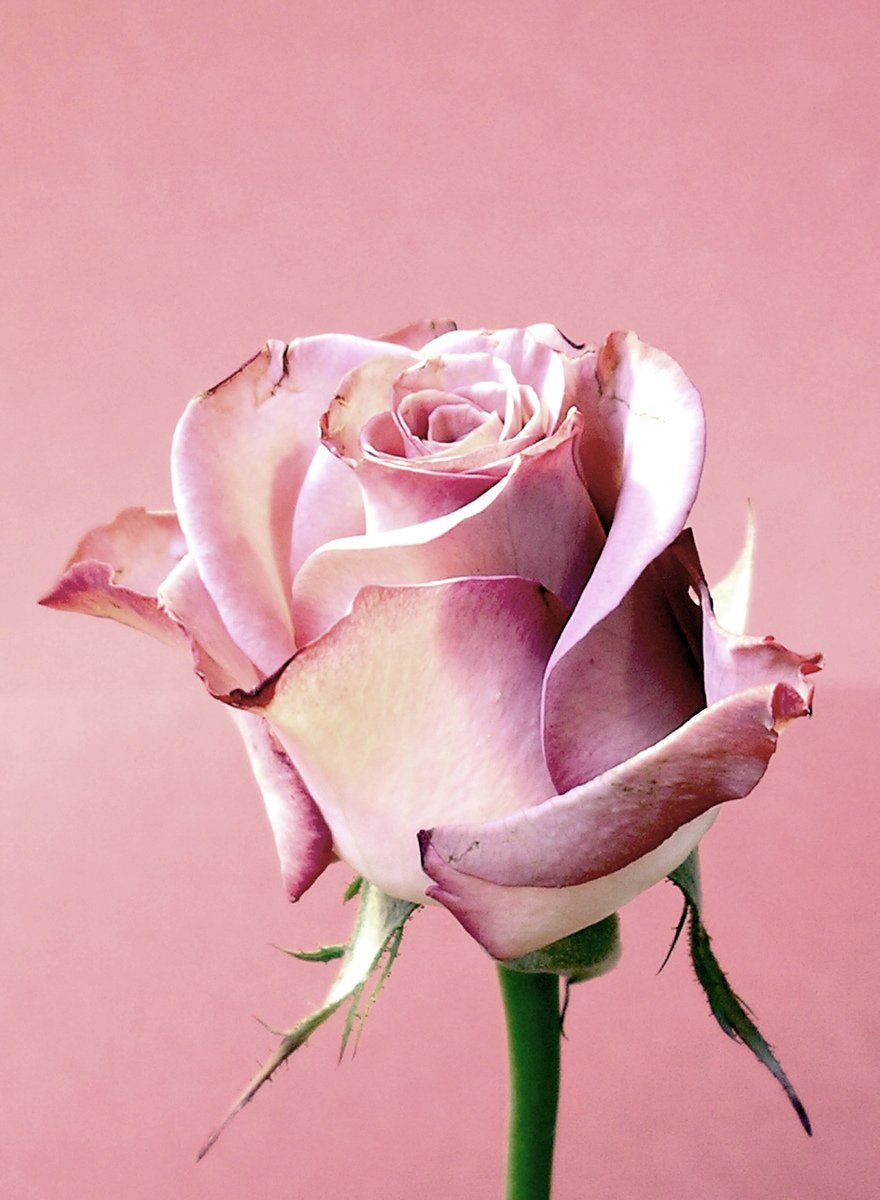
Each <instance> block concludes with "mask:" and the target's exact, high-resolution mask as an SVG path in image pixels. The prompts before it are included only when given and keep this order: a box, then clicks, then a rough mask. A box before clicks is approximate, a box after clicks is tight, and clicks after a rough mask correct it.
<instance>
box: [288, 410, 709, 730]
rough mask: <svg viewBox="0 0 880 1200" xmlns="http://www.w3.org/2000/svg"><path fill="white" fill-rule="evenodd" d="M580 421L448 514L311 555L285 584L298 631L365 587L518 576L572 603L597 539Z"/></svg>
mask: <svg viewBox="0 0 880 1200" xmlns="http://www.w3.org/2000/svg"><path fill="white" fill-rule="evenodd" d="M580 423H581V419H580V416H579V414H577V413H572V415H571V419H570V420H569V421H568V422H567V424H566V425H565V426H564V427H563V428H562V429H561V430H560V431H559V433H558V434H557V435H556V436H555V437H554V438H548V439H547V440H545V441H544V442H542V443H541V445H540V446H537V447H535V449H534V450H533V451H526V453H525V454H523V455H522V457H521V458H520V460H519V461H518V462H517V464H516V465H515V466H514V468H513V469H512V470H511V472H510V474H509V475H508V476H507V478H506V479H503V480H502V481H501V482H500V483H499V484H496V486H495V487H494V488H493V489H492V490H491V491H489V492H486V493H485V495H483V496H481V497H480V498H479V499H478V500H475V501H474V502H473V503H472V504H470V505H468V506H467V507H466V508H463V509H460V510H459V511H458V512H457V513H454V514H451V515H450V516H448V517H440V518H436V519H435V520H433V521H428V522H425V523H423V524H420V525H416V526H415V527H410V528H405V529H399V530H396V531H394V532H391V533H384V534H373V535H371V536H368V537H361V538H346V539H343V540H341V541H338V542H333V543H329V544H328V545H326V546H324V547H322V548H321V549H319V550H318V551H316V553H315V554H313V555H312V557H311V558H310V559H309V560H308V562H306V564H305V565H304V566H303V568H302V570H301V571H300V572H299V574H298V576H297V578H296V580H295V581H294V588H293V613H294V621H295V624H296V627H297V630H298V633H299V635H300V636H301V637H302V638H303V639H304V640H313V639H315V638H316V637H318V636H320V635H321V634H322V633H325V632H326V631H327V630H328V629H329V628H330V627H331V626H332V625H333V624H334V623H335V622H336V621H338V620H339V619H340V618H341V617H342V616H344V615H345V613H346V612H347V611H348V610H349V608H350V607H351V604H352V602H353V600H354V598H355V596H356V595H357V593H358V592H359V591H360V589H361V588H362V587H364V586H366V585H367V584H382V585H386V586H387V585H400V584H421V583H430V582H433V581H437V580H441V579H451V578H456V577H461V576H486V575H519V576H522V577H523V578H525V579H532V580H536V581H537V582H539V583H542V584H544V586H545V587H547V588H549V590H550V591H552V592H554V593H555V594H556V595H558V596H560V597H561V599H562V600H563V601H564V602H565V603H566V604H568V605H569V606H573V605H574V604H575V603H576V601H577V598H578V596H579V595H580V592H581V589H582V588H583V585H584V582H585V581H586V579H587V578H588V576H589V572H590V570H591V568H592V566H593V564H594V562H595V561H596V558H597V557H598V555H599V552H600V550H601V547H602V542H603V539H604V535H603V533H602V529H601V527H600V525H599V521H598V518H597V517H596V514H595V511H594V509H593V506H592V503H591V501H590V498H589V496H588V495H587V492H586V489H585V488H584V486H583V483H582V481H581V479H580V476H579V474H578V468H577V462H576V453H577V435H578V430H579V427H580ZM688 715H690V714H688Z"/></svg>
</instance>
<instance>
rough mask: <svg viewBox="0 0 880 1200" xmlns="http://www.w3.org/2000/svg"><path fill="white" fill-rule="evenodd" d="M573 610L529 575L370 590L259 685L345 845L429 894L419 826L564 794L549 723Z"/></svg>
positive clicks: (370, 873)
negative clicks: (556, 670) (543, 736)
mask: <svg viewBox="0 0 880 1200" xmlns="http://www.w3.org/2000/svg"><path fill="white" fill-rule="evenodd" d="M564 618H565V610H564V608H563V606H562V604H561V603H560V601H558V600H557V599H556V598H555V597H554V596H552V595H551V594H550V593H548V592H547V591H546V589H544V588H542V587H540V586H539V585H538V584H535V583H531V582H529V581H527V580H524V579H518V578H514V579H498V578H492V579H461V580H455V581H453V582H449V583H442V584H434V585H429V586H426V587H412V588H381V587H369V588H364V589H363V590H362V591H361V592H360V593H359V594H358V596H357V598H356V600H355V603H354V607H353V609H352V612H351V614H350V616H348V617H346V618H345V619H343V620H342V621H340V622H339V623H338V624H337V625H335V626H334V627H333V629H331V631H330V632H329V633H328V634H326V635H325V636H324V637H322V638H321V639H320V640H318V641H317V642H314V643H313V644H312V645H311V646H307V647H306V649H305V650H303V651H301V652H300V653H299V654H297V656H296V657H295V658H294V659H293V660H292V662H291V663H290V664H289V665H288V666H287V667H286V668H285V670H284V671H283V672H282V674H281V675H280V677H279V678H278V680H277V681H276V682H273V683H271V684H267V685H266V687H265V688H264V689H262V691H261V692H260V693H257V695H256V696H255V697H252V698H246V697H242V698H241V700H240V702H241V703H242V704H244V705H252V706H256V707H257V708H258V709H259V710H262V711H263V712H264V713H265V715H266V716H267V717H268V719H269V721H270V723H271V724H272V726H273V728H274V729H275V731H276V732H277V734H278V736H279V738H280V739H281V741H282V744H283V745H284V748H285V749H286V751H287V753H288V754H289V755H290V757H291V759H292V761H293V762H294V763H295V764H296V766H297V769H298V770H299V772H300V773H301V775H302V777H303V779H304V780H305V783H306V785H307V787H308V789H309V791H310V792H311V794H312V795H313V796H314V797H315V800H316V801H317V803H318V805H319V806H320V808H321V811H322V813H323V814H324V817H325V819H326V820H327V823H328V824H329V826H330V828H331V830H332V831H333V839H334V845H335V846H336V850H337V852H338V854H339V856H340V857H341V858H343V859H345V861H346V862H348V863H349V864H350V865H351V866H352V867H353V868H354V869H355V870H356V871H358V872H359V873H360V874H362V875H364V876H365V877H366V878H367V879H369V880H370V882H371V883H374V884H375V885H376V886H377V887H379V888H381V889H382V890H383V891H385V892H387V893H388V894H389V895H392V896H397V897H399V898H401V899H411V900H416V901H419V900H423V899H424V888H425V885H426V884H427V882H428V881H427V880H426V878H425V876H424V875H423V873H422V871H421V867H420V864H419V853H418V844H417V841H416V833H417V831H418V830H419V829H420V828H422V827H423V826H425V825H426V824H432V823H437V822H439V821H440V820H448V819H450V817H451V818H452V819H453V820H454V819H455V815H456V814H458V815H460V816H461V817H464V816H465V815H466V814H467V815H468V816H469V817H473V816H475V817H476V818H477V819H478V820H487V819H489V818H490V817H492V816H497V815H501V814H503V813H509V812H513V811H516V810H517V809H520V808H523V807H525V806H526V805H531V804H534V803H535V802H537V801H539V800H542V799H544V798H545V797H546V796H547V795H549V794H551V793H552V791H553V786H552V783H551V782H550V778H549V776H548V775H547V771H546V767H545V766H544V760H543V755H542V753H541V745H540V733H539V729H538V724H537V719H536V718H537V713H538V704H539V700H540V687H541V678H542V676H543V670H544V665H545V664H546V661H547V658H548V656H549V654H550V648H551V647H552V645H553V642H554V641H555V639H556V637H557V636H558V633H559V629H560V628H561V626H562V623H563V621H564Z"/></svg>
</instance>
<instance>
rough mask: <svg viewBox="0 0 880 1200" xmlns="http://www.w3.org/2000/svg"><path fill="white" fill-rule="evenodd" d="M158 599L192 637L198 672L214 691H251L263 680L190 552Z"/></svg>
mask: <svg viewBox="0 0 880 1200" xmlns="http://www.w3.org/2000/svg"><path fill="white" fill-rule="evenodd" d="M158 600H159V604H160V605H161V607H162V608H163V609H164V611H165V612H167V613H168V615H169V616H170V617H171V618H172V619H173V620H174V621H175V622H176V623H177V624H178V625H179V626H180V627H181V629H182V630H183V632H184V634H185V635H186V636H187V638H188V639H189V643H190V648H191V650H192V655H193V664H194V666H195V670H196V674H197V675H199V676H200V678H201V679H202V680H204V683H205V685H206V686H207V688H208V690H209V691H210V692H211V694H212V695H214V696H227V695H229V693H230V692H231V691H234V690H236V689H241V690H242V691H252V690H253V689H254V688H256V687H258V686H259V685H260V684H261V683H262V682H263V679H264V676H263V675H262V674H261V673H260V672H259V671H258V670H257V668H256V667H255V666H254V664H253V663H252V662H251V660H250V659H249V658H248V657H247V655H246V654H245V653H244V651H243V650H241V649H240V647H238V646H237V645H236V644H235V642H234V641H233V640H232V638H231V637H230V635H229V630H228V629H227V628H226V626H225V625H224V624H223V620H222V618H221V616H220V613H219V612H218V611H217V605H216V604H215V603H214V601H213V600H212V599H211V597H210V595H209V594H208V590H207V588H206V587H205V585H204V583H203V582H202V580H201V578H200V577H199V573H198V568H197V567H196V563H195V559H194V558H193V556H192V555H191V554H187V555H186V557H184V558H182V559H181V561H180V562H179V563H178V564H177V566H176V567H175V568H174V570H173V571H172V572H171V574H170V575H169V576H168V578H167V579H166V580H165V581H164V583H163V584H162V585H161V587H160V588H159V593H158Z"/></svg>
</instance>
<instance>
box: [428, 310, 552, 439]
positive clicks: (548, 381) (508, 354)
mask: <svg viewBox="0 0 880 1200" xmlns="http://www.w3.org/2000/svg"><path fill="white" fill-rule="evenodd" d="M551 330H552V326H547V325H536V326H533V327H530V328H525V329H498V330H495V331H492V332H490V331H488V330H484V331H482V332H474V331H472V330H455V331H454V332H452V333H446V334H444V335H443V336H441V337H438V338H437V339H436V340H435V341H433V342H429V343H428V344H427V345H426V346H424V347H423V348H422V354H423V356H424V357H425V358H431V359H434V358H439V357H441V356H446V355H457V354H489V355H492V356H493V357H496V358H499V359H502V360H503V361H504V362H506V363H508V364H509V366H510V368H511V373H512V375H513V377H514V378H515V379H516V380H517V382H518V383H520V384H522V385H526V386H529V387H531V388H533V389H534V391H535V393H536V395H537V396H538V397H540V400H541V404H542V407H543V408H544V410H545V411H546V413H547V425H546V428H545V432H547V433H549V432H550V431H551V430H553V429H555V427H556V425H557V424H558V422H559V419H560V417H561V416H563V415H564V412H563V408H562V404H563V399H564V397H565V373H564V370H563V365H562V361H561V359H560V356H559V354H558V353H556V350H555V347H551V344H549V343H548V341H547V339H548V338H551V337H552V334H551ZM555 332H556V331H555V330H554V331H553V333H555Z"/></svg>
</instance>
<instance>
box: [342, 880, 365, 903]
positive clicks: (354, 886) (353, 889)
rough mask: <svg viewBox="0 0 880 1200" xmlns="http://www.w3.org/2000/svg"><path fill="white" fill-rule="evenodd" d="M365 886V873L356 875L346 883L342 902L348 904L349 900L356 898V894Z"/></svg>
mask: <svg viewBox="0 0 880 1200" xmlns="http://www.w3.org/2000/svg"><path fill="white" fill-rule="evenodd" d="M363 886H364V877H363V875H355V877H354V879H350V880H349V881H348V884H347V885H346V888H345V891H344V892H343V893H342V903H343V904H348V902H349V900H354V898H355V896H356V895H357V894H358V892H359V891H360V890H361V888H362V887H363Z"/></svg>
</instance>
